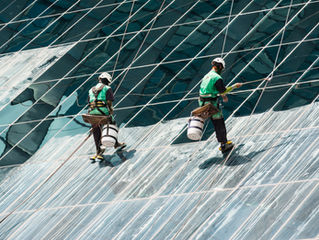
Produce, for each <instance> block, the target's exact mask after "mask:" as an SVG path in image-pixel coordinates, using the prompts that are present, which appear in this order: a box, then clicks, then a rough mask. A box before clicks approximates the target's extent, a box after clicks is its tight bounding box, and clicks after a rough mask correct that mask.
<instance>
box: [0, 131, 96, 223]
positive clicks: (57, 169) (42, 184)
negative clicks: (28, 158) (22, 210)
mask: <svg viewBox="0 0 319 240" xmlns="http://www.w3.org/2000/svg"><path fill="white" fill-rule="evenodd" d="M90 136H91V134H89V135H88V136H87V137H86V138H84V140H83V141H82V142H81V143H80V144H79V145H78V147H77V148H75V149H74V151H73V152H72V153H71V154H70V155H69V156H68V157H67V158H66V159H65V160H64V161H63V163H62V164H60V165H59V166H58V167H57V168H56V169H55V170H54V171H53V172H52V173H51V174H50V175H49V176H48V177H47V178H46V179H45V180H44V181H43V182H42V183H41V184H40V185H39V186H38V187H37V188H35V189H34V190H33V191H32V192H31V193H30V194H29V196H27V197H26V198H25V199H24V200H23V201H21V202H20V203H19V204H18V205H17V206H16V207H15V208H14V209H13V210H11V211H10V212H9V213H8V214H7V215H6V216H4V218H2V219H1V220H0V224H1V223H2V222H3V221H5V220H6V219H7V218H8V217H10V216H11V215H12V214H13V213H14V212H15V211H16V210H17V209H18V208H19V207H21V206H22V205H23V204H24V203H25V202H26V201H28V200H29V199H30V198H31V197H32V196H33V195H34V194H35V193H36V192H37V191H39V189H41V188H42V186H44V184H46V183H47V182H48V181H49V180H50V179H51V178H52V177H53V176H54V174H55V173H56V172H57V171H59V169H61V168H62V167H63V166H64V164H65V163H67V162H68V161H69V160H70V159H71V157H72V156H73V155H74V153H76V152H77V151H78V150H79V149H80V148H81V147H82V146H83V144H84V143H85V142H86V141H87V140H88V139H89V137H90Z"/></svg>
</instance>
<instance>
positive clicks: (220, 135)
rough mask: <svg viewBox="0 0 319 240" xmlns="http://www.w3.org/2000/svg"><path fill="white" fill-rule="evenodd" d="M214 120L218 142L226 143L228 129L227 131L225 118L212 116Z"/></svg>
mask: <svg viewBox="0 0 319 240" xmlns="http://www.w3.org/2000/svg"><path fill="white" fill-rule="evenodd" d="M212 122H213V125H214V128H215V133H216V138H217V140H218V142H220V143H221V144H223V143H226V142H227V131H226V126H225V121H224V118H219V119H213V118H212Z"/></svg>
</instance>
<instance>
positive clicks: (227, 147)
mask: <svg viewBox="0 0 319 240" xmlns="http://www.w3.org/2000/svg"><path fill="white" fill-rule="evenodd" d="M233 147H234V144H233V143H232V141H227V142H226V143H221V144H220V147H219V150H220V151H222V153H225V152H227V151H229V150H231V149H232V148H233Z"/></svg>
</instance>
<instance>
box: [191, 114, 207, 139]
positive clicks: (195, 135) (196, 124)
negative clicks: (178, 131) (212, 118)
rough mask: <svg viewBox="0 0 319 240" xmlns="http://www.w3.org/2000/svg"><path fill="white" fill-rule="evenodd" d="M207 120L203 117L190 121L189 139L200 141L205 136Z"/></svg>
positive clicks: (193, 118)
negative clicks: (204, 129)
mask: <svg viewBox="0 0 319 240" xmlns="http://www.w3.org/2000/svg"><path fill="white" fill-rule="evenodd" d="M204 123H205V120H204V119H203V118H201V117H196V116H194V117H191V118H190V119H189V121H188V129H187V137H188V138H189V139H191V140H200V139H201V137H202V134H203V128H204Z"/></svg>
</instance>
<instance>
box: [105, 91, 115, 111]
mask: <svg viewBox="0 0 319 240" xmlns="http://www.w3.org/2000/svg"><path fill="white" fill-rule="evenodd" d="M105 98H106V100H107V101H106V104H107V107H108V109H109V111H110V114H111V115H112V114H113V112H114V109H113V104H112V102H113V101H114V95H113V91H112V89H111V88H110V89H109V90H107V92H106V96H105Z"/></svg>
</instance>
